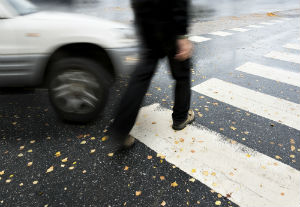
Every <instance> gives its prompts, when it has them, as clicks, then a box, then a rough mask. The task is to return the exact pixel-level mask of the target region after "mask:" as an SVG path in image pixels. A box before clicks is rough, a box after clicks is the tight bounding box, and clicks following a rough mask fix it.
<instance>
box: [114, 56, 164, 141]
mask: <svg viewBox="0 0 300 207" xmlns="http://www.w3.org/2000/svg"><path fill="white" fill-rule="evenodd" d="M157 63H158V58H157V57H155V56H152V55H150V54H146V55H144V57H142V62H140V63H139V64H138V65H137V67H136V69H135V71H134V72H133V74H132V75H131V78H130V81H129V84H128V88H127V89H126V92H125V93H124V95H123V96H122V98H121V102H120V106H119V108H118V110H117V113H116V117H115V120H114V122H113V124H112V125H111V128H110V130H111V133H112V136H113V137H114V138H116V139H118V141H120V142H122V141H124V139H125V138H126V136H127V135H128V134H129V132H130V130H131V129H132V127H133V125H134V123H135V120H136V117H137V114H138V111H139V108H140V106H141V103H142V101H143V98H144V96H145V93H146V92H147V90H148V88H149V85H150V81H151V78H152V76H153V74H154V71H155V69H156V66H157Z"/></svg>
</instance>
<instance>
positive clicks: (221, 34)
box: [209, 31, 232, 37]
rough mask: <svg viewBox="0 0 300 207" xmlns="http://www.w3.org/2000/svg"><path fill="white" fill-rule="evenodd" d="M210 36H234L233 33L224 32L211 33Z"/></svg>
mask: <svg viewBox="0 0 300 207" xmlns="http://www.w3.org/2000/svg"><path fill="white" fill-rule="evenodd" d="M209 34H211V35H216V36H221V37H226V36H230V35H232V33H230V32H223V31H217V32H211V33H209Z"/></svg>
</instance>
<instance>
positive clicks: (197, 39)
mask: <svg viewBox="0 0 300 207" xmlns="http://www.w3.org/2000/svg"><path fill="white" fill-rule="evenodd" d="M189 40H190V41H193V42H205V41H208V40H211V39H210V38H207V37H202V36H191V37H189Z"/></svg>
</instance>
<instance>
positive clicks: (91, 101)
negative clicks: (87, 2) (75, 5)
mask: <svg viewBox="0 0 300 207" xmlns="http://www.w3.org/2000/svg"><path fill="white" fill-rule="evenodd" d="M137 48H138V45H137V41H136V36H135V34H134V30H133V29H132V28H130V27H129V26H126V25H123V24H121V23H117V22H113V21H108V20H104V19H100V18H96V17H91V16H85V15H80V14H71V13H70V14H69V13H61V12H45V11H44V12H39V11H37V9H36V7H35V6H34V5H32V4H31V3H29V2H28V1H27V0H0V87H19V86H20V87H31V86H39V87H40V86H41V85H42V86H47V87H48V90H49V97H50V101H51V103H52V104H53V106H54V108H55V110H56V111H57V112H58V114H59V115H60V116H61V117H62V118H63V119H66V120H71V121H80V122H85V121H89V120H91V119H93V118H95V117H97V115H98V114H99V112H100V111H101V110H102V109H103V108H104V105H105V101H106V97H107V95H108V89H109V87H110V85H111V84H112V82H113V80H114V79H115V77H116V76H118V75H120V74H123V73H126V74H127V73H128V72H130V71H131V68H132V66H133V65H134V64H135V63H134V61H136V58H134V57H136V54H137V52H138V49H137ZM130 61H131V62H130Z"/></svg>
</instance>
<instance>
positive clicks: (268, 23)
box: [260, 22, 275, 25]
mask: <svg viewBox="0 0 300 207" xmlns="http://www.w3.org/2000/svg"><path fill="white" fill-rule="evenodd" d="M260 24H262V25H273V24H275V23H272V22H261V23H260Z"/></svg>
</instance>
